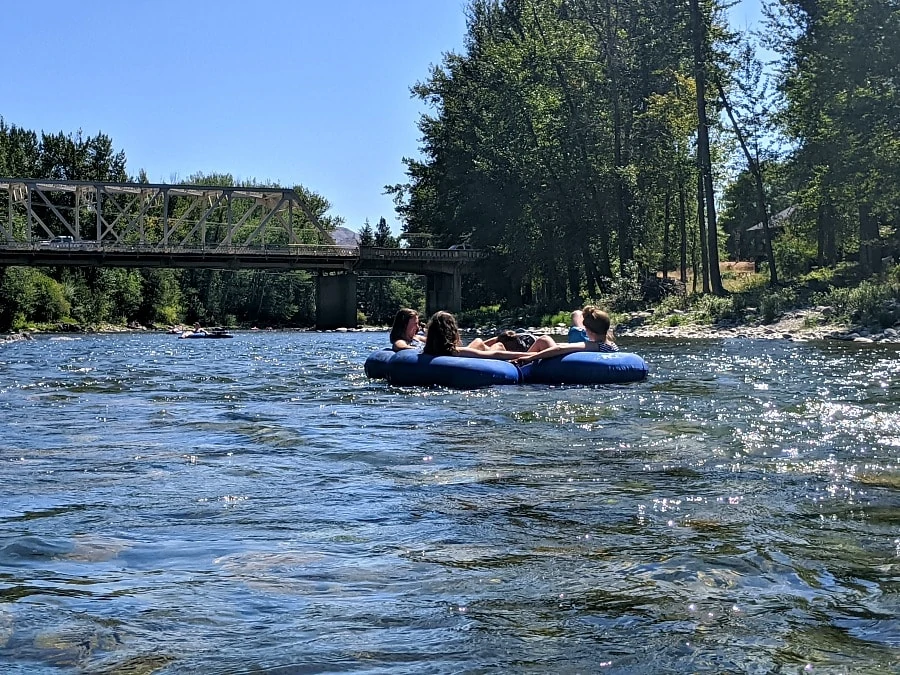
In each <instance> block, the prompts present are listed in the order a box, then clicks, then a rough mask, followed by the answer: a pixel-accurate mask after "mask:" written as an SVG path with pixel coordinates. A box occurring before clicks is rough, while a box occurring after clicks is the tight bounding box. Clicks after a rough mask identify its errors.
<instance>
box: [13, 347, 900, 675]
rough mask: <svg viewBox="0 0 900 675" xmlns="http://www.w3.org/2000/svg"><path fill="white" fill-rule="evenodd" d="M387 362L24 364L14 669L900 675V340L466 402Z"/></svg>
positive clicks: (355, 350) (56, 353)
mask: <svg viewBox="0 0 900 675" xmlns="http://www.w3.org/2000/svg"><path fill="white" fill-rule="evenodd" d="M385 342H386V335H384V334H379V333H365V334H315V333H239V334H238V335H237V337H236V338H235V339H233V340H177V339H175V338H174V337H173V336H168V335H103V336H96V337H77V338H41V339H39V340H36V341H34V342H20V343H13V344H9V345H5V346H0V429H2V436H0V672H3V673H61V672H73V673H75V672H99V673H154V672H155V673H243V672H246V673H293V672H303V673H307V672H308V673H313V672H367V673H459V672H535V673H537V672H541V673H543V672H573V673H574V672H584V673H594V672H609V673H631V672H753V673H771V672H784V673H791V672H795V673H801V672H816V673H843V672H866V673H878V672H885V673H887V672H897V671H898V669H900V618H898V617H900V565H898V563H900V558H898V553H900V465H898V455H900V405H898V403H900V384H898V382H900V361H898V354H897V352H896V351H895V350H893V349H891V348H889V347H885V346H878V345H861V346H860V345H853V344H845V343H822V344H813V343H811V344H792V343H787V342H768V341H752V340H746V341H739V340H735V341H696V342H684V341H682V342H677V341H636V340H635V341H632V342H630V343H627V342H626V343H625V347H626V348H628V349H630V350H632V351H636V352H638V353H640V354H641V355H642V356H644V358H645V359H646V360H647V361H648V362H649V364H650V367H651V375H650V378H649V380H648V381H646V382H643V383H639V384H632V385H623V386H608V387H539V386H523V387H501V388H494V389H486V390H479V391H453V390H446V389H401V388H391V387H389V386H387V385H385V384H384V383H382V382H373V381H369V380H367V379H366V377H365V375H364V373H363V361H364V359H365V357H366V355H367V354H368V352H369V351H370V350H371V349H373V348H376V347H380V346H381V345H382V344H384V343H385Z"/></svg>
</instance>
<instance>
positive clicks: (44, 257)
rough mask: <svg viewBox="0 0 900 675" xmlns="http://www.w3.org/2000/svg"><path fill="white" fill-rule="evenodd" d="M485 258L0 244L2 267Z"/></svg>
mask: <svg viewBox="0 0 900 675" xmlns="http://www.w3.org/2000/svg"><path fill="white" fill-rule="evenodd" d="M482 257H483V254H482V252H480V251H473V250H447V249H403V248H399V249H398V248H374V247H373V248H370V247H362V248H359V247H352V246H314V245H296V246H287V247H278V246H221V245H220V246H209V247H190V246H161V245H158V244H135V245H124V244H106V243H104V242H95V241H75V242H71V243H64V244H52V245H51V244H47V243H46V242H44V243H37V244H24V243H19V242H0V265H23V266H55V265H63V266H69V265H71V266H110V267H195V268H200V267H202V268H227V269H240V268H249V269H284V270H288V269H308V270H345V271H351V270H382V271H395V272H408V273H412V274H428V273H435V272H437V273H447V274H452V273H454V272H456V271H461V270H466V269H468V268H470V267H471V266H472V265H473V264H475V263H476V262H477V261H478V260H480V259H481V258H482Z"/></svg>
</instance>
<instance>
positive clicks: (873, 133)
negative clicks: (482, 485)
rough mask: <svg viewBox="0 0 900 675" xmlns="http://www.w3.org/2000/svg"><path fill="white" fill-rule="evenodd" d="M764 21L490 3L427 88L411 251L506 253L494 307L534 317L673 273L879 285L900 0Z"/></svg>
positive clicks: (558, 3) (498, 257) (890, 201)
mask: <svg viewBox="0 0 900 675" xmlns="http://www.w3.org/2000/svg"><path fill="white" fill-rule="evenodd" d="M765 12H766V16H767V20H766V26H765V28H764V30H763V31H762V34H761V35H747V34H738V33H735V32H734V31H732V30H731V29H730V28H729V25H728V22H727V20H726V18H727V17H726V7H725V4H724V3H721V2H718V1H717V0H684V1H683V2H677V3H672V2H670V1H668V0H666V1H663V0H632V1H629V2H625V1H621V0H474V1H473V2H472V3H471V4H470V6H469V21H468V34H467V40H466V44H465V49H464V51H463V53H461V54H448V55H446V57H445V58H444V60H443V62H442V63H441V64H439V65H436V66H434V67H433V68H432V70H431V73H430V75H429V77H428V78H427V79H425V80H424V81H422V82H420V83H418V84H417V85H416V86H415V88H414V93H415V94H416V95H417V96H418V97H419V98H420V99H421V100H422V101H423V102H424V103H425V104H426V105H427V106H428V109H429V112H428V113H427V114H425V115H423V116H422V118H421V121H420V129H421V134H422V157H420V158H410V159H407V160H406V162H407V168H408V177H409V180H408V181H407V182H406V183H405V184H400V185H395V186H391V188H390V190H391V191H392V192H393V193H394V196H395V198H396V201H397V204H398V210H399V212H400V214H401V215H402V218H403V222H404V229H405V233H406V236H407V237H414V236H419V237H426V238H428V239H430V240H434V241H437V242H442V243H445V244H446V243H451V242H456V241H466V242H468V243H470V244H471V245H472V246H473V247H474V248H478V249H483V250H487V251H490V252H491V253H492V256H493V258H494V263H495V264H492V265H489V266H486V268H485V276H484V278H482V279H481V295H482V297H484V296H485V294H488V295H490V296H491V297H490V300H492V301H495V302H498V303H500V304H501V305H504V306H513V307H514V306H517V305H531V306H533V305H542V306H545V307H547V308H549V309H552V308H554V307H560V306H569V307H571V306H574V305H577V304H578V303H579V302H580V301H583V300H585V299H593V298H613V299H615V298H616V297H621V296H622V295H623V289H627V288H629V287H630V288H633V287H634V286H635V284H639V283H640V281H641V280H642V279H647V278H650V277H652V275H653V274H654V273H656V274H658V275H661V276H665V277H670V276H672V277H675V279H676V280H678V281H681V282H686V281H688V279H690V284H691V287H690V288H688V289H687V290H688V291H691V292H694V293H698V294H711V295H714V296H725V295H728V290H727V289H726V288H724V286H723V282H722V278H721V274H720V269H721V267H720V262H721V261H723V260H752V261H754V263H755V264H756V266H757V267H758V268H759V269H760V270H761V271H762V272H763V275H762V276H763V279H764V283H765V284H766V285H767V286H768V287H769V288H772V289H779V288H784V287H785V286H786V285H787V286H789V285H790V284H791V283H794V282H795V281H796V280H798V279H800V278H801V277H802V276H803V275H804V274H807V273H810V272H811V271H814V270H819V274H820V276H826V277H828V274H827V273H825V272H823V271H822V270H838V271H839V272H841V273H842V274H841V275H838V276H831V277H828V278H829V279H830V280H831V281H834V280H835V279H840V280H841V281H839V283H856V282H858V281H859V280H861V279H866V278H868V277H870V276H871V275H873V274H878V273H879V272H881V271H882V270H881V267H882V263H883V262H888V260H885V259H890V258H891V257H892V256H896V254H897V253H898V252H900V251H898V235H897V226H898V216H900V180H898V179H900V175H898V169H900V81H898V78H897V63H900V39H898V35H900V4H898V3H897V1H896V0H860V1H859V2H856V1H854V2H847V1H846V0H774V1H772V2H768V3H767V4H766V6H765ZM850 267H852V268H853V269H852V274H848V273H847V269H848V268H850ZM657 286H658V284H657ZM664 290H665V289H664ZM645 300H646V298H645Z"/></svg>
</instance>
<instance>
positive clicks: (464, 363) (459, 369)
mask: <svg viewBox="0 0 900 675" xmlns="http://www.w3.org/2000/svg"><path fill="white" fill-rule="evenodd" d="M365 371H366V375H367V376H368V377H370V378H372V379H385V380H387V381H388V382H390V383H391V384H394V385H400V386H430V385H438V386H443V387H454V388H457V389H477V388H480V387H490V386H492V385H495V384H617V383H622V382H638V381H640V380H643V379H644V378H646V377H647V373H648V371H649V369H648V367H647V364H646V363H645V362H644V359H642V358H641V357H640V356H638V355H637V354H629V353H627V352H613V353H597V352H578V353H575V354H567V355H565V356H559V357H557V358H555V359H544V360H542V361H535V362H533V363H528V364H525V365H524V366H522V367H521V368H518V367H516V366H514V365H513V364H511V363H509V362H508V361H499V360H495V359H478V358H468V357H460V356H429V355H427V354H422V353H421V352H418V351H416V350H413V349H406V350H403V351H400V352H393V351H391V350H390V349H382V350H379V351H377V352H372V353H371V354H370V355H369V356H368V358H367V359H366V363H365Z"/></svg>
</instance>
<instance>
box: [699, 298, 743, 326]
mask: <svg viewBox="0 0 900 675" xmlns="http://www.w3.org/2000/svg"><path fill="white" fill-rule="evenodd" d="M694 313H695V315H696V318H697V320H698V321H699V322H701V323H716V322H718V321H722V320H727V319H734V318H735V316H734V300H733V298H732V297H731V296H729V297H724V298H720V297H717V296H715V295H701V296H700V298H699V300H698V302H697V304H696V305H695V306H694Z"/></svg>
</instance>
